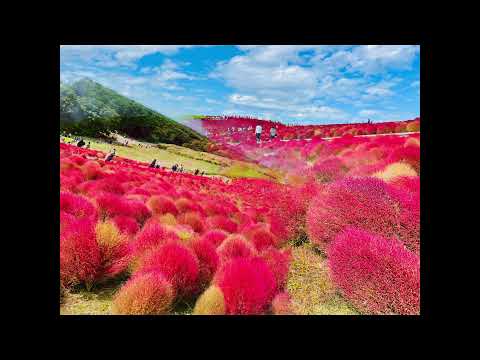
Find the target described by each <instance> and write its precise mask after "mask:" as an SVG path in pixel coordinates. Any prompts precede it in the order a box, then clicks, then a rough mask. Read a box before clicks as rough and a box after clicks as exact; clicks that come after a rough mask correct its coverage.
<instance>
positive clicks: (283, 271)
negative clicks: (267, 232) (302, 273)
mask: <svg viewBox="0 0 480 360" xmlns="http://www.w3.org/2000/svg"><path fill="white" fill-rule="evenodd" d="M260 257H261V258H263V259H264V260H265V262H266V264H267V265H268V267H269V268H270V270H271V271H272V273H273V275H274V277H275V285H276V287H275V291H276V292H279V291H282V290H283V289H284V288H285V285H286V284H287V277H288V270H289V267H290V261H291V259H292V254H291V250H290V249H288V250H284V251H280V250H278V249H275V248H273V247H270V248H268V249H266V250H264V251H262V252H261V253H260Z"/></svg>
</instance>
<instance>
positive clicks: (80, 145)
mask: <svg viewBox="0 0 480 360" xmlns="http://www.w3.org/2000/svg"><path fill="white" fill-rule="evenodd" d="M83 145H85V141H83V139H80V141H79V142H78V143H77V146H78V147H82V146H83Z"/></svg>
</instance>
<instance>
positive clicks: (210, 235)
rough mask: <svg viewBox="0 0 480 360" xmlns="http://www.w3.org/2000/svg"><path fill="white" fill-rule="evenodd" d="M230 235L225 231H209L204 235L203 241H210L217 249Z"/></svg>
mask: <svg viewBox="0 0 480 360" xmlns="http://www.w3.org/2000/svg"><path fill="white" fill-rule="evenodd" d="M227 236H228V233H227V232H225V231H223V230H209V231H207V232H206V233H204V234H203V235H202V239H206V240H208V241H210V242H211V243H212V244H213V245H214V246H215V247H218V246H220V245H221V244H222V242H223V241H224V240H225V239H226V238H227Z"/></svg>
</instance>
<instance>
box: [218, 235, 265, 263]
mask: <svg viewBox="0 0 480 360" xmlns="http://www.w3.org/2000/svg"><path fill="white" fill-rule="evenodd" d="M217 252H218V255H219V257H220V260H221V261H222V262H226V261H228V260H231V259H234V258H239V257H244V258H247V257H252V256H254V255H256V250H255V247H254V245H252V244H251V243H250V242H249V241H248V240H247V239H246V238H245V237H244V236H242V235H230V236H229V237H227V238H226V239H225V240H224V241H223V242H222V245H220V246H219V247H218V248H217Z"/></svg>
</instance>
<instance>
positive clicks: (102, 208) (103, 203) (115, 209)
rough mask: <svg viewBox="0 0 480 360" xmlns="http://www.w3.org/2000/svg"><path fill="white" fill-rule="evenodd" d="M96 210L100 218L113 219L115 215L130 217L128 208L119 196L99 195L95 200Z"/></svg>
mask: <svg viewBox="0 0 480 360" xmlns="http://www.w3.org/2000/svg"><path fill="white" fill-rule="evenodd" d="M95 201H96V203H97V208H98V210H99V212H100V216H101V217H102V218H106V217H115V216H117V215H126V216H130V213H131V211H130V208H129V207H128V205H127V202H126V201H125V199H123V198H122V197H121V196H119V195H115V194H110V193H101V194H100V195H98V196H97V197H96V198H95Z"/></svg>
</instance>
